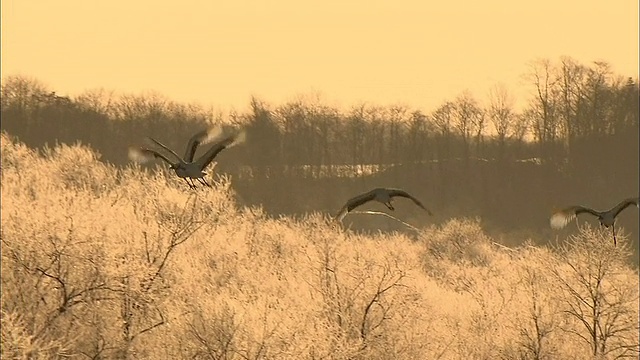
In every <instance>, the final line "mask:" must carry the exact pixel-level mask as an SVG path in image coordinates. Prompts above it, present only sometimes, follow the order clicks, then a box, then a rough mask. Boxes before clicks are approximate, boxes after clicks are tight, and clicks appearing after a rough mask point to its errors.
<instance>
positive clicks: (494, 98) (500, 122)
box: [488, 84, 517, 159]
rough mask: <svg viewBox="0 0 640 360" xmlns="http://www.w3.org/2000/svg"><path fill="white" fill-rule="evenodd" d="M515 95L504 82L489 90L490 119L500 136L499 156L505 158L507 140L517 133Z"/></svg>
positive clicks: (498, 136)
mask: <svg viewBox="0 0 640 360" xmlns="http://www.w3.org/2000/svg"><path fill="white" fill-rule="evenodd" d="M514 103H515V99H514V97H513V96H512V95H511V94H510V93H509V91H508V90H507V88H506V86H505V85H504V84H496V85H494V87H492V88H491V89H490V90H489V109H488V116H489V120H490V121H491V123H492V124H493V127H494V129H495V131H496V135H497V138H498V147H499V158H500V159H502V158H504V154H505V150H506V141H507V139H508V138H509V137H511V136H513V135H515V129H514V128H515V122H516V121H517V118H516V114H515V112H514V110H513V106H514Z"/></svg>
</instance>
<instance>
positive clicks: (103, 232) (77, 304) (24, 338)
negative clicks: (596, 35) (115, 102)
mask: <svg viewBox="0 0 640 360" xmlns="http://www.w3.org/2000/svg"><path fill="white" fill-rule="evenodd" d="M0 144H1V146H2V148H1V151H0V153H1V155H2V171H1V172H0V177H1V180H2V186H1V187H0V191H1V198H2V203H1V209H0V210H1V213H2V217H1V218H0V220H1V224H0V239H1V251H0V256H1V259H0V275H1V276H0V282H1V286H2V291H0V304H1V306H0V316H1V318H2V326H1V334H0V335H1V336H0V357H1V358H3V359H195V360H213V359H227V360H242V359H255V360H263V359H285V360H288V359H296V360H307V359H308V360H314V359H353V360H361V359H362V360H363V359H371V360H390V359H394V360H395V359H399V360H404V359H523V360H525V359H526V360H529V359H531V360H533V359H560V360H564V359H593V360H596V359H597V360H603V359H607V360H608V359H611V360H613V359H637V358H638V354H639V345H638V330H639V328H638V326H639V324H638V311H639V304H638V281H637V279H638V271H637V268H634V266H632V265H631V264H629V256H630V251H629V244H630V242H632V240H630V239H629V237H628V236H625V235H621V236H620V237H619V238H618V244H617V246H614V244H613V243H612V242H611V241H610V233H609V231H607V230H606V229H597V228H594V227H590V226H588V225H585V226H583V227H581V229H580V231H576V233H575V234H572V235H570V236H568V237H567V239H566V241H563V243H562V245H557V244H556V245H554V246H532V245H531V244H530V243H528V242H523V244H522V245H521V246H516V247H513V248H506V247H504V246H500V245H498V244H497V243H496V240H497V239H495V238H493V237H491V236H490V235H488V234H487V233H486V232H485V230H484V229H483V227H482V226H481V224H480V223H479V222H478V221H475V220H473V219H465V218H453V219H448V220H447V221H445V222H443V224H442V225H439V226H434V225H432V226H425V227H421V228H420V229H416V231H415V232H413V233H412V234H411V235H406V234H398V233H395V234H384V233H377V234H373V235H366V234H362V233H360V232H355V231H350V230H348V229H345V228H343V227H342V226H339V225H338V224H336V223H334V222H333V221H329V220H330V219H329V218H328V217H326V216H324V215H323V214H311V215H310V216H305V217H300V218H298V219H293V218H292V217H286V216H284V217H279V218H277V219H276V218H272V217H269V216H267V215H266V214H265V213H264V212H263V211H260V209H258V208H253V207H243V206H238V204H237V202H236V200H235V199H236V194H235V192H234V191H233V189H231V188H230V185H231V183H230V182H229V181H228V180H220V181H216V182H215V183H214V184H215V187H214V188H211V189H209V188H207V189H200V190H197V191H189V190H186V189H185V188H184V183H182V181H181V180H180V179H178V178H177V177H175V176H167V172H164V171H154V172H149V171H140V168H139V167H137V166H126V167H124V168H117V167H115V166H110V165H106V164H104V163H101V162H100V161H98V160H97V156H96V154H95V153H94V152H93V151H91V149H89V148H87V147H82V146H67V145H60V146H55V147H51V148H47V149H46V151H44V153H43V154H38V153H37V152H36V151H35V150H33V149H30V148H28V147H26V146H25V145H24V144H22V143H19V142H17V141H15V139H13V138H11V137H9V136H7V135H6V134H4V133H3V134H1V136H0ZM43 174H46V176H43ZM516 238H517V239H521V237H520V238H518V237H516Z"/></svg>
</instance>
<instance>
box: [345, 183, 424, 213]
mask: <svg viewBox="0 0 640 360" xmlns="http://www.w3.org/2000/svg"><path fill="white" fill-rule="evenodd" d="M396 196H400V197H405V198H407V199H411V200H413V202H414V203H415V204H416V205H418V206H419V207H421V208H422V209H424V210H425V211H426V212H427V213H428V214H429V215H432V214H431V211H429V210H428V209H427V208H426V207H424V205H422V203H421V202H420V201H419V200H418V199H416V198H415V197H413V196H411V195H409V193H407V192H406V191H404V190H401V189H392V188H376V189H373V190H371V191H369V192H366V193H364V194H360V195H358V196H355V197H353V198H351V199H349V200H348V201H347V203H346V204H345V205H344V206H343V207H342V208H341V209H340V211H339V212H338V214H337V215H336V216H335V219H336V220H338V221H342V219H343V218H344V217H345V216H346V215H347V214H348V213H349V212H350V211H351V210H353V209H355V208H357V207H358V206H360V205H362V204H364V203H366V202H369V201H371V200H375V201H378V202H381V203H383V204H384V205H385V206H386V207H387V208H389V210H395V209H394V207H393V205H392V204H391V201H392V199H393V198H394V197H396Z"/></svg>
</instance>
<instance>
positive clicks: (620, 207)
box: [611, 197, 640, 217]
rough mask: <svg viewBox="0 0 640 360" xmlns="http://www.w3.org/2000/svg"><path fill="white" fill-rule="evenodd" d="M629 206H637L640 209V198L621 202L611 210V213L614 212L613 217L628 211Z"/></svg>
mask: <svg viewBox="0 0 640 360" xmlns="http://www.w3.org/2000/svg"><path fill="white" fill-rule="evenodd" d="M629 205H635V206H637V207H640V205H638V198H637V197H635V198H628V199H624V200H622V202H620V204H618V205H616V207H614V208H613V209H611V212H613V217H616V216H618V214H619V213H620V212H621V211H622V210H624V209H626V208H627V207H628V206H629Z"/></svg>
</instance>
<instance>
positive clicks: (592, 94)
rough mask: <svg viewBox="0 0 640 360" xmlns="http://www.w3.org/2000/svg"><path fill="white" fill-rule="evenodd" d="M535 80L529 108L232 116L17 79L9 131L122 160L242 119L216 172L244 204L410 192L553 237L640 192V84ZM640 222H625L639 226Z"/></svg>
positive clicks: (539, 67) (303, 101)
mask: <svg viewBox="0 0 640 360" xmlns="http://www.w3.org/2000/svg"><path fill="white" fill-rule="evenodd" d="M526 75H527V77H528V79H529V84H530V88H531V90H532V91H531V93H532V94H533V95H532V96H531V98H529V99H528V100H527V105H526V106H525V108H524V109H523V110H521V111H520V110H517V109H515V108H514V99H513V96H512V95H511V94H510V93H509V91H508V90H507V89H505V88H504V87H499V86H496V87H495V88H494V89H492V90H491V91H490V94H489V96H488V100H487V101H486V102H485V103H481V102H480V101H479V100H478V97H476V96H475V95H474V94H471V93H469V92H462V93H461V94H460V95H459V96H458V97H456V98H454V99H450V100H449V101H446V102H444V103H443V104H441V105H440V106H438V107H437V108H436V109H433V110H432V111H431V112H428V113H425V112H423V111H421V110H415V109H410V108H408V107H405V106H385V107H383V106H374V105H368V104H367V105H364V104H363V105H358V106H353V107H351V108H349V109H338V108H335V107H332V106H329V105H326V104H324V103H323V102H322V101H320V100H318V99H310V98H299V99H296V100H293V101H290V102H287V103H285V104H281V105H277V106H275V105H273V104H266V103H264V102H262V101H260V100H259V99H251V102H250V110H249V111H247V112H245V113H237V112H232V113H229V114H222V113H220V112H216V111H214V110H213V109H207V108H203V107H202V106H199V105H192V104H179V103H176V102H173V101H170V100H169V99H167V98H165V97H163V96H161V95H158V94H154V93H147V94H140V95H116V94H113V93H111V92H108V91H106V90H92V91H87V92H85V93H84V94H82V95H79V96H77V97H75V98H69V97H65V96H59V95H57V94H56V93H55V92H53V91H52V90H51V89H48V88H47V87H46V86H44V85H43V84H41V83H40V82H38V81H37V80H35V79H29V78H26V77H22V76H10V77H6V78H5V79H3V84H2V129H3V130H6V131H7V132H8V133H10V134H12V135H16V136H17V137H18V138H19V139H20V140H21V141H24V142H25V143H26V144H28V145H30V146H34V147H40V146H43V145H44V144H45V143H54V142H56V141H57V142H61V143H74V142H77V141H81V142H82V143H84V144H88V145H90V146H92V147H93V148H95V149H96V150H98V151H99V152H100V154H101V155H102V160H104V161H108V162H111V163H113V164H116V165H122V164H125V163H126V162H128V159H127V147H128V146H130V145H136V144H140V143H141V141H142V140H143V138H144V137H145V136H152V137H155V138H157V139H159V140H161V141H163V142H164V143H166V144H167V145H168V146H170V147H172V148H176V149H182V147H183V146H184V145H185V143H186V141H187V139H188V138H189V137H190V136H191V135H192V134H193V133H194V131H196V130H198V129H200V128H203V127H205V126H206V125H207V124H209V123H231V124H236V125H238V124H242V126H244V127H246V129H247V132H248V138H247V142H246V144H244V145H243V146H238V147H236V148H233V149H230V150H228V151H227V152H225V153H224V156H220V157H219V158H218V159H217V160H218V161H219V166H218V167H217V171H218V172H226V173H229V174H230V175H231V176H232V179H234V180H233V186H234V187H235V188H236V190H237V191H238V192H239V194H240V197H241V199H242V201H243V202H244V203H246V204H252V205H258V204H261V205H263V206H264V207H265V209H266V210H267V211H268V212H271V213H301V212H306V211H311V210H320V211H331V212H334V211H336V209H337V208H339V207H340V205H341V204H342V203H343V202H344V200H345V199H346V198H348V197H349V196H351V195H353V194H357V193H359V192H362V191H364V190H368V189H369V188H371V187H373V186H377V185H383V186H396V187H404V188H406V189H407V190H409V191H411V192H412V193H414V194H416V195H417V196H418V197H420V198H423V200H424V202H425V203H427V204H429V207H430V208H432V210H433V211H434V213H436V217H435V218H434V219H426V218H422V217H420V215H413V216H414V218H413V219H411V220H413V221H415V222H419V223H424V222H433V221H435V222H440V221H443V220H445V219H446V218H448V217H450V216H481V217H482V219H483V221H485V223H488V224H491V225H492V226H495V227H497V228H500V229H501V230H503V231H505V230H508V231H522V230H534V231H536V232H537V233H544V231H549V229H548V223H547V221H548V215H549V213H550V212H551V211H552V210H553V209H554V208H557V207H560V206H565V205H567V204H573V203H581V204H585V205H590V206H593V207H595V208H602V209H604V208H608V207H609V206H612V205H613V204H615V203H616V202H617V201H619V200H620V199H622V198H624V197H628V196H635V195H637V192H638V170H639V169H638V162H639V158H638V131H639V127H638V124H639V120H638V119H639V109H638V104H639V100H640V97H639V87H638V81H637V79H633V78H625V77H623V76H619V75H616V74H614V73H613V72H612V71H611V69H610V67H609V66H608V65H607V64H606V63H602V62H594V63H593V64H589V65H585V64H581V63H578V62H576V61H575V60H573V59H571V58H561V59H559V60H558V61H555V62H552V61H549V60H540V61H537V62H535V63H532V64H531V67H530V71H529V73H528V74H526ZM371 172H374V174H372V175H369V173H371ZM309 194H312V196H309ZM398 211H400V212H401V213H402V211H404V210H402V209H400V210H398ZM410 213H411V211H410V210H407V211H406V212H405V213H402V214H403V215H406V216H410V215H409V214H410ZM636 216H637V214H632V213H631V211H630V212H629V213H628V214H624V213H623V216H622V217H621V220H620V222H621V224H622V225H623V226H624V227H625V228H626V229H627V230H630V231H632V233H634V234H637V228H638V225H637V221H635V220H634V219H635V218H636ZM352 220H353V221H355V222H356V224H355V225H356V226H365V225H366V223H364V221H365V220H366V219H360V218H357V217H355V216H354V217H352ZM360 221H362V222H361V223H358V222H360ZM380 226H381V224H380V223H379V222H378V223H377V224H376V227H380ZM382 226H385V225H384V224H383V225H382Z"/></svg>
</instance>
